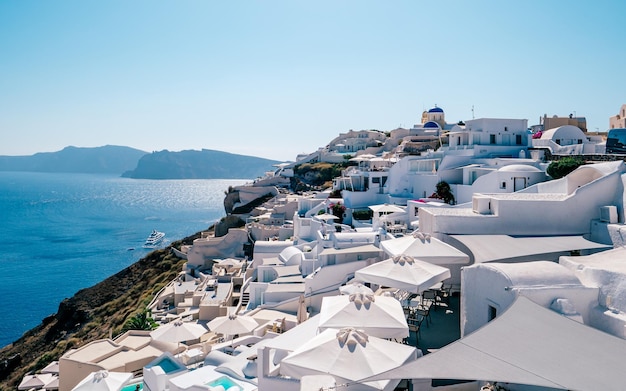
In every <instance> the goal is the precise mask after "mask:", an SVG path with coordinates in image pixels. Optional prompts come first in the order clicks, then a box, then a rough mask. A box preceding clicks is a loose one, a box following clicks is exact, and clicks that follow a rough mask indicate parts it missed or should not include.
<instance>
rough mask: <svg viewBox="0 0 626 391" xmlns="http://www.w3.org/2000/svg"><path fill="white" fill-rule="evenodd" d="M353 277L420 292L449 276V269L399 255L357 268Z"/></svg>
mask: <svg viewBox="0 0 626 391" xmlns="http://www.w3.org/2000/svg"><path fill="white" fill-rule="evenodd" d="M354 277H355V278H357V279H359V280H361V281H366V282H370V283H373V284H377V285H380V286H388V287H394V288H398V289H402V290H405V291H407V292H414V293H421V292H423V291H425V290H427V289H429V288H430V287H432V286H433V285H435V284H436V283H438V282H441V281H443V280H445V279H447V278H450V269H448V268H446V267H443V266H438V265H433V264H432V263H428V262H424V261H421V260H419V259H416V258H413V257H410V256H408V255H399V256H395V257H393V258H389V259H385V260H384V261H381V262H377V263H374V264H372V265H370V266H367V267H364V268H363V269H360V270H357V271H356V272H355V273H354Z"/></svg>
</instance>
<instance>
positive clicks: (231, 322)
mask: <svg viewBox="0 0 626 391" xmlns="http://www.w3.org/2000/svg"><path fill="white" fill-rule="evenodd" d="M625 108H626V105H622V107H621V108H620V111H619V114H617V115H616V116H614V117H611V118H610V127H611V128H626V124H624V118H626V115H624V110H625ZM541 122H542V123H541V124H539V125H532V126H529V124H528V121H527V120H526V119H508V118H477V119H470V120H465V121H458V122H454V123H448V122H446V114H445V112H444V110H443V109H442V108H441V107H437V106H435V107H433V108H431V109H430V110H427V111H424V112H423V113H422V116H421V120H420V123H419V124H416V125H414V126H413V127H411V128H408V129H405V128H397V129H394V130H391V131H388V132H380V131H375V130H361V131H354V130H350V131H348V132H346V133H341V134H339V136H337V137H336V138H335V139H333V140H331V141H330V142H329V144H328V145H326V146H325V147H323V148H319V149H317V150H316V151H314V152H312V153H310V154H306V155H301V156H298V157H297V160H296V161H295V162H291V163H284V164H281V165H279V166H277V170H276V171H275V172H270V173H267V175H266V176H265V177H264V178H259V179H257V180H256V181H254V182H253V183H250V184H248V185H245V186H240V187H237V188H234V189H233V193H234V194H236V200H237V201H236V203H235V205H234V208H233V209H236V210H239V211H242V210H245V211H246V212H245V213H240V214H237V215H236V216H237V217H239V218H240V219H241V220H243V221H244V222H245V225H244V226H243V227H238V228H235V227H232V228H230V229H228V230H227V233H226V234H225V235H222V236H216V235H215V230H211V231H207V232H203V233H202V236H201V237H200V238H198V239H196V240H194V242H193V244H191V245H188V246H183V247H182V248H173V249H172V251H174V252H175V253H176V254H177V255H178V256H179V257H181V258H184V259H186V262H185V266H184V267H183V269H182V270H180V273H179V274H178V276H177V277H176V278H175V280H173V281H171V283H170V284H168V285H167V286H166V287H164V288H163V289H162V290H160V291H159V292H158V293H157V294H156V295H155V296H154V298H153V300H152V302H151V303H150V304H149V306H148V308H147V309H148V310H149V312H150V314H151V316H152V317H153V319H154V320H155V321H156V322H158V324H159V327H158V328H156V329H154V330H131V331H127V332H126V333H124V334H122V335H120V336H116V337H112V338H110V339H103V340H97V341H92V342H90V343H88V344H86V345H83V346H80V347H78V348H74V349H71V350H69V351H67V352H66V353H65V354H63V356H62V357H60V359H59V360H58V362H55V363H53V368H48V369H47V370H46V371H43V372H42V373H38V374H32V375H28V376H27V377H25V378H24V380H23V382H22V384H20V386H19V389H20V390H29V389H33V388H34V389H44V388H45V389H55V388H54V387H55V386H56V388H57V389H58V390H60V391H74V390H90V389H96V388H95V387H96V385H98V386H103V385H104V384H105V383H106V387H107V388H98V389H111V390H124V391H126V390H129V391H130V390H146V391H164V390H172V391H187V390H189V391H191V390H194V391H195V390H231V391H234V390H240V391H243V390H246V391H248V390H249V391H254V390H260V391H269V390H278V391H298V390H383V391H391V390H414V391H418V390H420V391H421V390H424V391H425V390H441V391H447V390H451V391H452V390H555V389H556V390H571V389H575V390H599V389H602V390H620V389H623V388H624V384H625V382H624V380H623V373H624V370H625V369H626V365H625V364H624V363H623V361H622V360H621V358H622V357H623V356H624V354H626V250H625V247H624V244H625V243H626V226H625V225H624V223H625V222H626V212H625V209H624V206H625V205H624V204H625V200H626V193H625V186H624V185H625V183H626V164H625V163H624V159H623V156H619V155H607V154H606V153H605V140H603V139H602V137H601V136H598V135H596V134H593V135H592V134H588V133H587V129H586V121H585V119H584V118H583V117H573V116H571V115H570V116H565V117H557V116H554V117H547V116H544V117H543V118H542V120H541ZM571 157H580V158H581V159H584V161H585V162H586V164H583V165H581V166H579V167H578V168H576V169H574V170H573V171H571V172H570V173H568V174H567V175H565V176H563V177H559V178H556V177H552V176H551V175H550V174H549V172H550V170H548V168H549V167H550V164H551V163H554V162H557V161H559V160H562V159H566V158H571ZM319 162H328V163H336V164H343V166H344V169H343V171H342V173H341V175H340V176H337V177H336V178H334V179H333V181H332V186H331V187H328V188H325V189H323V188H318V189H311V190H309V191H304V192H295V191H293V190H290V189H289V186H290V183H291V182H292V179H293V177H294V175H295V172H297V168H298V166H300V165H302V164H304V163H311V164H314V163H319ZM261 198H264V199H268V201H266V202H264V203H263V204H262V205H259V203H258V200H259V199H261ZM257 205H258V206H257ZM231 214H232V213H231ZM55 382H56V383H55ZM46 384H47V385H48V386H49V387H46Z"/></svg>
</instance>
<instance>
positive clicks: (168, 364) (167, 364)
mask: <svg viewBox="0 0 626 391" xmlns="http://www.w3.org/2000/svg"><path fill="white" fill-rule="evenodd" d="M157 365H158V366H160V367H161V368H163V372H165V373H170V372H174V371H178V370H180V369H181V368H180V366H178V364H176V363H175V362H174V361H172V360H171V359H170V358H169V357H165V358H163V360H161V361H159V363H158V364H157Z"/></svg>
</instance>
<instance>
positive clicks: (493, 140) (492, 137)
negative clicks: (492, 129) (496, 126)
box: [489, 134, 496, 144]
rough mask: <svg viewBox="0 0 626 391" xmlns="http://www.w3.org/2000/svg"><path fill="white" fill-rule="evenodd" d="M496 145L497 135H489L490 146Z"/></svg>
mask: <svg viewBox="0 0 626 391" xmlns="http://www.w3.org/2000/svg"><path fill="white" fill-rule="evenodd" d="M495 143H496V135H495V134H490V135H489V144H495Z"/></svg>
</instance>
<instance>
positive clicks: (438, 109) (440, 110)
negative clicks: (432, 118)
mask: <svg viewBox="0 0 626 391" xmlns="http://www.w3.org/2000/svg"><path fill="white" fill-rule="evenodd" d="M428 112H429V113H443V109H442V108H441V107H433V108H432V109H430V110H428Z"/></svg>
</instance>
